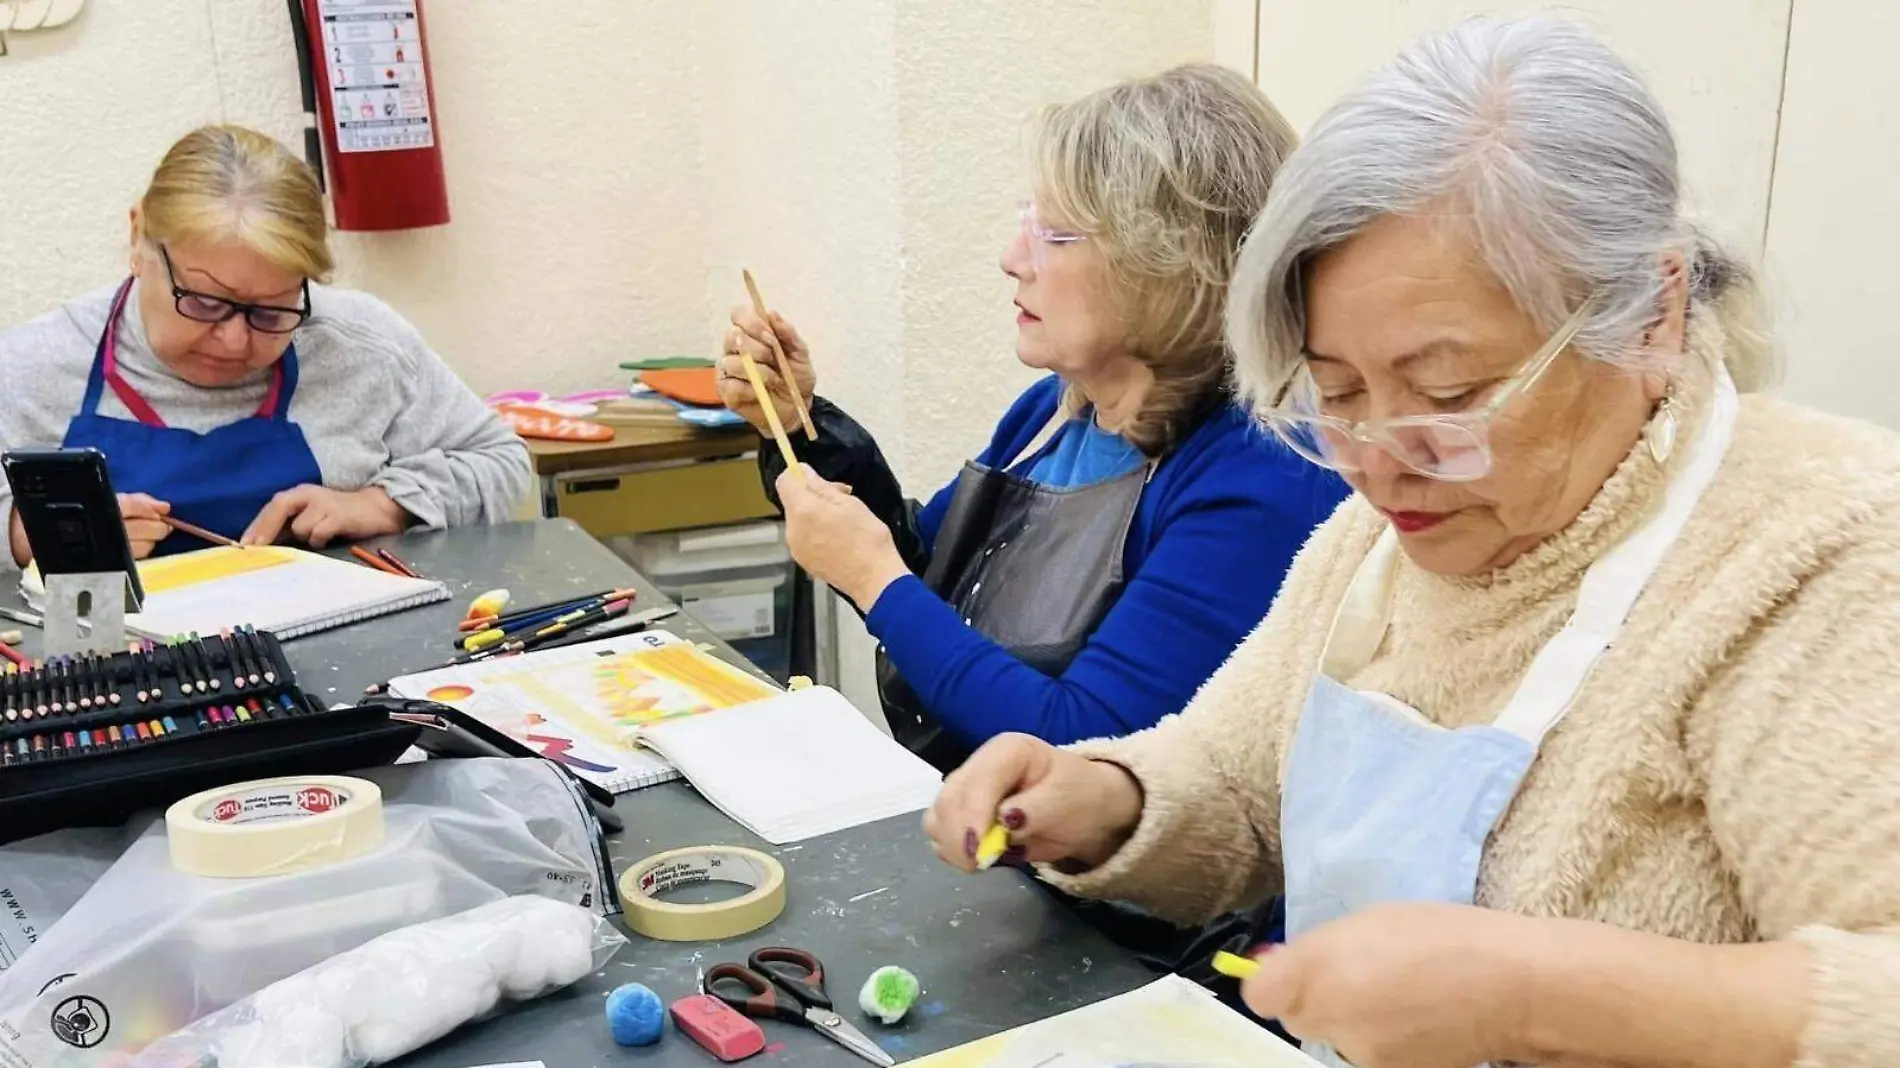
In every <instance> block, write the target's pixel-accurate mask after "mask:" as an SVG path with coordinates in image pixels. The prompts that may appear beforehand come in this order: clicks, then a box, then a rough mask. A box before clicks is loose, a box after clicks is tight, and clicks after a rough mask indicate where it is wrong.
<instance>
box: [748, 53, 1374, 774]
mask: <svg viewBox="0 0 1900 1068" xmlns="http://www.w3.org/2000/svg"><path fill="white" fill-rule="evenodd" d="M1293 141H1294V135H1293V132H1292V130H1291V129H1290V128H1289V127H1288V126H1287V124H1286V121H1285V120H1284V119H1283V118H1281V117H1280V115H1279V113H1278V112H1277V111H1275V110H1274V108H1273V106H1272V104H1270V103H1269V102H1268V101H1267V99H1266V98H1265V97H1264V96H1263V95H1262V94H1261V93H1260V91H1259V89H1258V88H1256V87H1255V86H1254V85H1252V84H1251V83H1250V82H1248V81H1247V80H1246V79H1244V78H1242V77H1240V76H1239V75H1237V74H1234V73H1232V72H1230V71H1227V70H1225V69H1222V68H1217V67H1207V66H1192V67H1183V68H1178V69H1175V70H1172V71H1168V72H1166V73H1164V74H1161V75H1159V76H1156V77H1153V78H1148V79H1143V80H1140V81H1135V82H1129V83H1124V84H1121V85H1117V86H1114V87H1111V88H1109V89H1106V90H1103V91H1101V92H1098V93H1095V94H1093V95H1091V96H1088V97H1085V98H1083V99H1081V100H1079V101H1076V102H1074V103H1071V104H1067V105H1064V106H1060V107H1056V108H1053V109H1051V110H1049V111H1048V112H1046V113H1045V114H1044V115H1043V116H1042V119H1041V121H1040V122H1039V123H1038V124H1037V125H1036V127H1035V129H1034V131H1033V136H1032V142H1031V145H1032V152H1031V157H1032V172H1033V173H1032V188H1033V190H1034V192H1035V199H1034V201H1032V202H1030V203H1027V204H1025V205H1024V206H1023V210H1022V231H1021V234H1020V235H1019V236H1018V237H1016V238H1015V239H1014V240H1013V241H1012V242H1011V243H1010V245H1009V247H1008V249H1007V250H1006V251H1005V252H1004V255H1003V260H1002V267H1003V271H1004V273H1006V274H1008V275H1009V276H1010V277H1011V278H1013V279H1015V281H1016V300H1015V309H1014V310H1015V312H1016V321H1017V341H1016V352H1017V356H1018V357H1019V358H1020V359H1021V360H1022V362H1023V363H1025V364H1027V365H1028V366H1030V367H1034V368H1037V369H1040V370H1044V371H1049V372H1052V373H1051V375H1050V377H1047V378H1045V379H1043V380H1042V381H1041V382H1039V383H1037V384H1036V385H1035V386H1033V387H1031V388H1030V389H1029V391H1028V392H1026V393H1024V394H1023V395H1022V397H1020V398H1019V399H1018V400H1017V401H1016V403H1015V404H1014V405H1013V406H1012V407H1011V408H1010V410H1009V412H1008V414H1006V415H1005V416H1004V417H1003V420H1002V422H1001V424H1000V425H998V427H997V428H996V431H995V433H994V434H993V435H992V437H991V439H990V443H989V445H988V447H987V448H985V449H984V450H983V451H982V452H981V453H980V454H978V455H977V457H976V458H975V459H974V460H973V461H971V462H970V463H969V464H968V465H966V467H965V469H964V470H963V472H962V473H961V474H960V475H959V476H958V478H957V479H956V481H955V482H953V483H951V484H950V485H949V486H946V487H944V488H943V489H942V490H940V491H938V492H937V494H936V495H935V496H934V497H932V498H931V499H930V501H929V503H928V504H924V505H921V506H920V505H918V504H917V503H915V502H913V501H909V500H907V499H906V498H905V496H904V494H903V492H902V491H901V489H900V488H899V487H898V484H897V480H896V478H895V476H893V474H892V473H891V470H890V467H889V466H888V465H887V464H886V463H885V461H884V458H883V456H882V455H881V453H880V452H879V450H878V448H877V445H876V443H875V442H874V441H872V439H871V437H870V435H869V434H868V433H867V432H866V431H865V430H864V428H863V427H862V426H860V425H859V424H858V423H857V422H855V421H854V420H852V419H851V418H850V417H849V416H847V415H846V414H845V413H844V412H843V411H841V410H839V409H838V408H837V407H836V406H835V405H833V404H831V403H829V402H827V401H825V400H824V399H823V398H818V397H814V396H813V389H814V385H815V379H814V375H813V372H812V363H811V359H810V353H809V351H808V349H807V347H806V345H805V343H804V341H803V340H802V339H801V338H800V336H799V334H798V332H797V330H795V329H794V328H793V327H792V325H791V324H790V323H788V322H786V321H785V320H784V319H783V318H781V317H778V316H776V315H775V316H773V320H772V322H771V323H769V324H768V323H766V322H764V321H762V320H760V319H759V318H758V317H757V316H756V315H754V314H753V313H752V312H751V311H750V310H749V309H745V308H740V309H735V310H734V312H733V327H732V329H731V330H730V331H728V333H727V335H726V339H725V350H726V354H727V355H726V357H725V358H724V359H723V360H722V361H721V364H720V372H719V373H720V389H721V394H722V396H723V397H724V399H725V400H726V403H727V404H728V405H729V406H731V407H732V408H733V410H735V411H738V412H739V413H741V414H743V415H745V416H746V417H747V418H748V419H749V420H750V421H751V422H752V423H753V424H754V425H755V426H758V427H760V428H761V429H762V430H763V428H764V427H765V426H766V423H765V419H764V412H763V411H762V409H761V408H760V406H759V403H758V398H757V397H755V396H754V394H753V392H752V390H751V388H750V387H749V385H748V384H747V381H746V378H745V373H744V369H743V364H742V363H741V361H740V358H739V355H738V354H739V353H740V352H742V351H743V352H747V353H749V354H750V355H751V356H752V357H753V358H754V360H756V361H757V362H758V363H759V365H760V366H761V368H762V369H763V373H764V374H765V375H766V377H767V387H768V391H769V392H771V393H773V394H774V395H775V396H776V397H777V398H778V400H777V401H775V403H776V405H777V407H778V410H779V411H780V412H781V413H783V414H784V415H785V417H786V425H787V426H790V427H796V426H797V418H796V416H795V415H794V414H793V413H794V412H795V411H796V409H794V408H793V407H792V406H791V405H790V403H789V397H788V394H789V392H790V388H792V386H795V387H796V388H797V389H798V391H799V392H800V394H802V395H803V396H804V397H805V398H807V399H808V406H809V407H810V409H811V415H812V419H813V422H814V424H815V426H816V429H817V431H818V433H817V436H816V438H815V439H811V438H807V437H805V436H803V435H795V436H794V439H793V440H794V448H795V449H796V451H797V454H798V458H799V460H800V461H801V464H802V465H803V467H804V468H805V470H804V471H802V472H799V471H793V472H787V471H786V470H785V465H784V461H783V460H782V459H781V458H780V456H779V454H778V452H777V451H776V450H774V449H769V448H768V449H761V450H760V453H759V455H760V458H761V467H762V472H763V474H764V476H765V479H766V481H767V484H768V485H769V486H772V487H773V488H774V489H775V490H776V492H777V494H778V496H779V499H780V502H781V504H782V506H783V508H784V510H785V516H786V524H787V537H788V540H789V542H790V545H791V550H792V554H793V556H794V557H795V558H796V559H797V560H798V562H799V564H800V565H801V566H802V567H803V568H804V569H805V570H806V571H807V572H809V573H810V574H811V575H813V576H814V577H815V578H817V579H819V580H821V581H824V582H826V583H829V584H830V585H831V586H832V587H833V588H835V589H837V590H838V591H839V592H840V593H842V594H844V595H845V596H846V597H848V598H850V599H851V601H852V602H853V603H854V604H856V605H857V606H858V608H859V610H860V611H862V612H863V613H864V614H865V620H866V624H867V626H868V627H869V628H870V631H871V633H872V634H873V635H875V636H876V637H877V639H878V640H879V642H880V643H881V646H882V648H881V656H880V664H879V669H880V670H879V688H880V691H881V694H882V697H883V701H884V709H885V714H886V716H887V718H888V720H889V722H890V725H891V729H892V731H893V733H894V734H895V735H896V736H897V738H898V739H899V740H900V741H903V742H904V743H906V744H907V745H910V746H911V747H912V748H913V749H915V750H917V751H918V752H919V753H921V754H923V755H924V756H925V758H926V759H928V760H930V761H931V762H932V763H933V764H935V765H937V766H938V767H939V768H942V769H944V770H946V771H948V770H950V769H952V768H954V767H955V766H956V765H958V764H960V763H961V762H962V760H963V758H964V757H965V756H967V755H968V754H969V752H970V751H971V750H972V749H973V748H974V747H975V746H978V745H981V744H982V743H983V742H985V741H987V740H988V739H990V738H992V737H994V736H996V735H998V734H1002V733H1004V732H1008V731H1019V732H1023V733H1028V734H1033V735H1036V736H1037V737H1040V738H1043V739H1045V740H1048V741H1050V742H1055V743H1064V742H1072V741H1077V740H1080V739H1084V738H1095V737H1103V736H1111V735H1121V734H1127V733H1130V732H1133V731H1137V730H1140V729H1142V728H1144V727H1147V726H1150V725H1152V724H1153V723H1155V722H1156V721H1157V720H1159V719H1161V717H1163V716H1166V715H1168V714H1170V713H1173V712H1177V711H1179V710H1180V709H1181V708H1182V707H1183V706H1184V705H1185V704H1186V703H1187V701H1188V698H1189V697H1191V696H1192V695H1193V693H1194V691H1195V690H1196V689H1197V688H1198V687H1199V686H1200V684H1201V683H1202V681H1203V680H1205V679H1206V678H1207V677H1208V676H1209V675H1211V674H1212V673H1213V671H1214V669H1215V668H1217V667H1219V666H1220V664H1221V662H1222V661H1223V660H1224V659H1225V658H1226V656H1227V655H1228V654H1229V653H1230V652H1232V650H1233V649H1234V647H1235V646H1236V645H1237V644H1239V642H1240V640H1241V638H1243V637H1244V636H1245V635H1246V634H1247V633H1248V632H1249V631H1250V630H1251V629H1252V628H1253V626H1254V624H1255V623H1257V622H1258V621H1259V620H1260V618H1261V617H1262V616H1263V615H1265V613H1266V610H1267V607H1268V605H1269V604H1270V603H1271V602H1272V600H1273V597H1274V594H1275V593H1276V592H1277V591H1278V589H1279V587H1280V581H1281V579H1282V577H1283V576H1284V575H1285V574H1286V570H1287V567H1288V565H1289V564H1290V563H1291V562H1292V559H1293V555H1294V553H1295V552H1297V551H1298V550H1299V548H1300V546H1301V545H1302V544H1303V543H1304V542H1305V540H1306V537H1307V535H1308V533H1309V532H1310V531H1311V530H1312V528H1313V527H1314V526H1316V525H1317V524H1318V523H1319V522H1320V521H1321V520H1323V519H1324V518H1325V517H1326V516H1327V515H1328V514H1330V513H1331V511H1332V508H1333V506H1334V505H1336V504H1337V503H1338V502H1339V500H1340V499H1341V498H1342V497H1343V496H1344V493H1345V488H1344V486H1343V485H1342V484H1341V483H1340V482H1339V481H1338V480H1337V479H1336V478H1334V477H1332V476H1331V475H1329V474H1325V473H1317V472H1316V470H1315V469H1314V468H1313V466H1312V465H1310V464H1306V463H1303V462H1302V461H1301V460H1300V459H1299V458H1298V457H1297V456H1294V455H1293V454H1292V453H1290V452H1285V451H1282V450H1280V449H1279V448H1278V447H1276V446H1275V445H1273V444H1271V442H1270V441H1269V439H1268V437H1267V436H1266V435H1263V434H1261V433H1259V432H1258V431H1257V430H1256V429H1255V428H1254V427H1252V426H1251V425H1249V423H1248V420H1247V418H1246V416H1245V415H1243V414H1242V413H1241V412H1240V411H1239V410H1238V409H1237V408H1236V407H1234V406H1233V405H1232V404H1231V403H1230V401H1229V397H1228V395H1227V392H1226V379H1227V371H1228V365H1227V357H1226V352H1225V349H1224V346H1223V345H1222V341H1221V335H1220V323H1221V311H1222V298H1223V295H1224V293H1225V289H1226V285H1227V280H1228V276H1229V274H1230V271H1231V267H1232V264H1233V259H1234V254H1235V251H1236V250H1237V249H1238V247H1239V244H1240V240H1241V237H1242V235H1243V234H1244V233H1245V231H1246V228H1247V226H1248V225H1249V224H1250V223H1251V222H1252V220H1253V217H1254V215H1255V214H1256V213H1257V212H1258V211H1259V210H1260V208H1261V207H1262V206H1263V205H1264V204H1265V203H1266V199H1267V189H1268V186H1269V183H1270V181H1271V179H1272V176H1273V173H1274V170H1275V169H1276V168H1277V167H1278V165H1279V163H1280V161H1281V159H1282V158H1283V157H1284V156H1285V155H1286V153H1287V152H1289V151H1290V150H1291V148H1292V145H1293ZM774 341H776V342H777V343H778V344H777V347H778V348H779V349H782V351H783V352H784V355H785V363H784V365H781V364H780V363H779V361H778V359H777V357H776V354H775V352H774V346H773V344H772V342H774ZM788 382H789V383H791V385H788Z"/></svg>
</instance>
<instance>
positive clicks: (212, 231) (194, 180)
mask: <svg viewBox="0 0 1900 1068" xmlns="http://www.w3.org/2000/svg"><path fill="white" fill-rule="evenodd" d="M139 228H140V231H141V236H143V237H144V238H146V239H147V240H149V241H153V242H158V243H164V242H169V241H181V240H208V241H215V242H224V241H234V242H237V243H238V244H241V245H243V246H245V247H246V248H249V249H251V250H252V251H254V252H256V253H257V254H258V255H260V256H262V257H264V258H265V259H266V260H269V261H270V262H271V263H272V264H274V265H275V266H277V267H279V268H281V269H283V270H285V271H287V272H289V273H291V274H295V275H299V276H301V277H304V278H310V279H315V280H316V281H324V280H325V279H327V278H329V276H330V271H331V270H332V269H333V268H334V267H335V265H336V263H335V260H333V259H332V258H331V256H330V245H329V222H328V220H327V219H326V218H325V217H324V213H323V191H322V189H321V187H319V186H318V184H317V176H316V174H315V173H314V172H312V171H311V169H310V167H309V165H308V164H306V163H304V161H302V160H300V159H298V158H297V157H296V156H294V155H292V154H291V153H290V150H289V149H286V148H285V147H284V146H283V145H280V144H278V143H277V142H276V141H273V140H271V139H270V138H268V137H266V136H264V135H263V134H261V133H258V132H257V131H255V130H248V129H245V128H244V127H242V126H204V127H200V128H199V129H196V130H193V131H192V132H190V133H188V134H186V135H185V136H184V137H183V138H181V139H180V140H179V141H178V143H177V144H175V145H173V146H172V147H171V150H170V151H168V152H166V153H165V158H164V159H163V160H161V161H159V164H158V170H157V171H155V172H153V174H152V184H151V185H150V186H149V187H147V189H146V190H145V196H144V197H142V198H141V199H140V200H139Z"/></svg>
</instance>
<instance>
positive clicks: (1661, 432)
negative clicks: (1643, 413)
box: [1649, 389, 1676, 464]
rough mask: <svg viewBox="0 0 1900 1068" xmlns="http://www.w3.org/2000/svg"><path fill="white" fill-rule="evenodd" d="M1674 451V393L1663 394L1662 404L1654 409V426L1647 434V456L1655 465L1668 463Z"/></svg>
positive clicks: (1672, 391)
mask: <svg viewBox="0 0 1900 1068" xmlns="http://www.w3.org/2000/svg"><path fill="white" fill-rule="evenodd" d="M1674 451H1676V402H1675V391H1674V390H1673V389H1672V390H1671V391H1670V392H1668V393H1665V394H1663V399H1662V403H1661V404H1660V405H1658V406H1657V408H1656V425H1655V427H1654V428H1653V429H1652V430H1651V431H1650V434H1649V456H1650V458H1651V459H1653V460H1655V461H1656V463H1657V464H1666V463H1668V462H1669V454H1670V453H1672V452H1674Z"/></svg>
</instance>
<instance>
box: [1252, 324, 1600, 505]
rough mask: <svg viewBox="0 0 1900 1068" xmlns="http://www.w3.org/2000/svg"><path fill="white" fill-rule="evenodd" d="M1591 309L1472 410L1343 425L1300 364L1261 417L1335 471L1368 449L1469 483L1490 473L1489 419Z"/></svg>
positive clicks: (1350, 469)
mask: <svg viewBox="0 0 1900 1068" xmlns="http://www.w3.org/2000/svg"><path fill="white" fill-rule="evenodd" d="M1591 306H1592V302H1590V301H1585V302H1584V304H1583V306H1582V307H1580V308H1578V309H1577V311H1576V313H1575V314H1573V315H1571V317H1570V318H1569V319H1568V320H1566V321H1565V322H1564V324H1563V325H1562V326H1561V327H1558V328H1557V332H1556V333H1554V334H1552V335H1551V337H1550V340H1549V341H1546V342H1545V343H1544V347H1543V348H1541V349H1539V350H1537V353H1536V355H1534V356H1532V357H1531V358H1530V359H1529V360H1527V361H1525V363H1524V366H1523V367H1521V368H1520V369H1519V370H1518V372H1517V373H1516V374H1515V375H1512V376H1511V377H1510V378H1508V379H1506V380H1505V381H1504V382H1503V383H1502V384H1501V385H1500V386H1499V387H1498V388H1497V390H1496V391H1495V392H1493V393H1492V394H1491V398H1490V399H1489V400H1487V401H1485V402H1484V403H1483V404H1482V405H1479V406H1478V407H1476V408H1474V409H1472V410H1471V411H1468V412H1446V413H1437V414H1430V415H1403V416H1395V417H1393V418H1390V419H1368V420H1366V421H1364V422H1357V423H1355V422H1350V421H1348V420H1345V419H1341V418H1339V417H1337V416H1332V415H1327V414H1325V412H1324V410H1323V408H1324V401H1323V399H1322V398H1321V396H1320V392H1319V386H1318V384H1317V383H1315V382H1314V381H1313V376H1312V373H1311V372H1310V371H1309V370H1308V369H1307V368H1306V366H1305V365H1302V366H1301V367H1300V369H1299V370H1298V371H1296V372H1294V375H1293V378H1292V379H1291V380H1289V381H1288V383H1287V384H1286V386H1285V387H1284V388H1282V389H1281V391H1280V396H1279V397H1278V398H1277V399H1276V400H1275V401H1274V405H1273V407H1272V408H1271V409H1269V410H1268V412H1267V414H1266V416H1265V419H1266V422H1267V424H1268V425H1269V426H1271V427H1272V428H1273V431H1274V433H1275V434H1276V435H1277V436H1278V437H1279V438H1280V440H1281V441H1283V442H1285V443H1286V445H1287V447H1288V448H1290V449H1292V450H1293V451H1294V452H1297V453H1299V454H1300V455H1301V456H1302V457H1304V458H1306V459H1307V460H1309V461H1311V462H1313V463H1316V464H1318V465H1320V466H1321V467H1327V468H1331V469H1332V470H1334V471H1338V472H1341V473H1342V474H1349V475H1350V474H1357V473H1358V472H1359V471H1360V470H1361V469H1362V468H1363V459H1362V457H1363V455H1364V454H1363V451H1362V450H1363V449H1365V448H1366V447H1367V446H1372V447H1375V448H1380V449H1384V450H1385V451H1386V453H1387V454H1389V455H1390V456H1391V457H1392V458H1393V459H1395V460H1397V461H1398V462H1399V463H1401V464H1404V465H1405V466H1406V467H1407V468H1410V469H1411V470H1413V471H1415V472H1417V473H1418V474H1421V475H1424V476H1425V477H1426V478H1435V479H1438V480H1440V481H1442V482H1471V481H1475V480H1477V479H1480V478H1483V477H1484V476H1485V475H1487V474H1490V473H1491V462H1492V461H1491V435H1490V429H1491V421H1492V420H1493V419H1495V418H1496V417H1497V415H1498V413H1499V412H1501V411H1503V410H1504V406H1505V405H1507V404H1509V403H1511V401H1512V399H1513V398H1515V397H1517V396H1518V395H1519V394H1521V393H1523V392H1524V391H1525V390H1527V389H1529V388H1530V387H1531V386H1532V385H1534V384H1535V383H1536V382H1537V380H1538V379H1539V378H1540V377H1542V375H1543V373H1544V372H1545V371H1546V370H1548V369H1549V368H1550V365H1551V364H1552V363H1554V362H1555V361H1556V359H1557V357H1558V355H1560V354H1561V353H1562V352H1563V351H1564V348H1565V347H1566V346H1568V345H1569V344H1570V341H1571V339H1572V338H1574V337H1576V336H1577V331H1579V330H1581V329H1582V328H1583V324H1584V322H1585V320H1586V319H1587V318H1588V317H1589V313H1590V309H1591Z"/></svg>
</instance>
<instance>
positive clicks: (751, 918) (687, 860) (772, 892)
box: [620, 846, 785, 942]
mask: <svg viewBox="0 0 1900 1068" xmlns="http://www.w3.org/2000/svg"><path fill="white" fill-rule="evenodd" d="M694 883H737V884H738V885H740V886H746V887H750V888H751V889H750V890H748V891H747V892H745V893H743V894H741V895H739V896H738V897H735V898H731V899H729V900H726V901H714V902H711V903H710V904H703V905H682V904H677V903H675V902H671V901H661V900H660V899H659V896H658V895H660V894H664V893H666V892H667V891H668V890H671V889H673V888H674V887H676V886H691V885H693V884H694ZM620 905H621V908H622V909H623V910H624V911H625V914H626V920H627V926H628V927H631V928H633V929H634V930H635V931H637V932H639V933H640V934H643V935H646V936H647V937H648V938H657V939H659V940H660V941H662V942H717V941H719V940H721V939H726V938H737V937H739V936H740V935H743V934H750V933H751V932H753V931H756V930H758V929H759V928H761V927H764V926H765V925H766V924H768V923H771V922H772V921H773V920H776V919H778V915H779V913H781V912H783V911H785V869H784V868H783V867H781V866H780V865H779V862H778V861H776V860H773V859H772V858H771V857H768V856H766V855H765V854H764V853H761V852H759V851H758V850H756V849H742V848H740V847H738V846H694V847H692V848H689V849H674V850H670V851H668V852H665V853H659V854H656V855H654V856H651V857H648V858H647V859H645V860H643V861H640V862H639V863H638V864H635V865H634V866H633V867H631V868H628V869H627V870H626V872H625V873H624V874H622V875H621V876H620Z"/></svg>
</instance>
